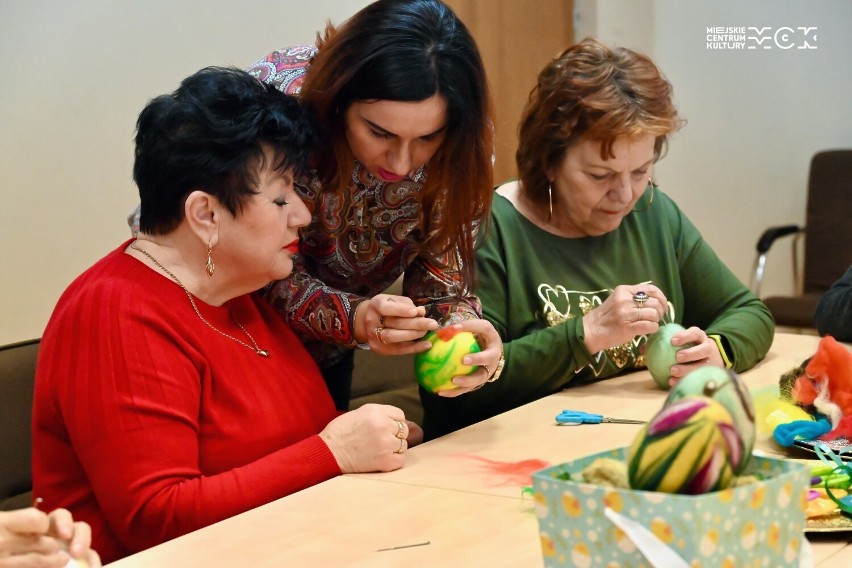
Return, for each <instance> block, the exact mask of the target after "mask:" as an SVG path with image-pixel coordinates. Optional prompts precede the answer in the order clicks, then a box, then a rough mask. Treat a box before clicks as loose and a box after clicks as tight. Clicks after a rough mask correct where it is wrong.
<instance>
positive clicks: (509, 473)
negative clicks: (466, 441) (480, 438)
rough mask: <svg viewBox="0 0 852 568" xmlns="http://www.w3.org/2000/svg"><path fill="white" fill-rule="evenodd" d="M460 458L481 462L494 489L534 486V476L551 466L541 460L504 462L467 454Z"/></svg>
mask: <svg viewBox="0 0 852 568" xmlns="http://www.w3.org/2000/svg"><path fill="white" fill-rule="evenodd" d="M458 457H460V458H465V459H469V460H474V461H476V462H479V467H480V469H481V470H482V471H483V472H485V473H487V474H489V476H490V478H491V483H489V485H491V486H492V487H498V486H520V487H524V486H527V485H532V474H533V473H534V472H536V471H538V470H540V469H544V468H546V467H547V466H549V465H550V463H549V462H546V461H544V460H539V459H528V460H521V461H517V462H504V461H497V460H490V459H488V458H483V457H480V456H471V455H465V454H459V456H458Z"/></svg>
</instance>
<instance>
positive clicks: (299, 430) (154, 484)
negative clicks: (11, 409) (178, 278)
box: [33, 241, 340, 562]
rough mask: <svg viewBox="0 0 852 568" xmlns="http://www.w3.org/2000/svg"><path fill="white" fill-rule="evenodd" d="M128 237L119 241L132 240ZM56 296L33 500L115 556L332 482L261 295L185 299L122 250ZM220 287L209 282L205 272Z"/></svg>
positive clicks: (305, 371) (38, 412) (294, 354)
mask: <svg viewBox="0 0 852 568" xmlns="http://www.w3.org/2000/svg"><path fill="white" fill-rule="evenodd" d="M128 243H129V241H128ZM128 243H124V244H123V245H121V247H120V248H118V249H117V250H115V251H113V252H112V253H110V254H109V255H107V256H106V257H105V258H104V259H102V260H101V261H99V262H98V263H97V264H95V265H94V266H93V267H92V268H90V269H89V270H87V271H86V272H84V273H83V274H82V275H81V276H80V277H79V278H77V279H76V280H75V281H74V282H73V283H72V284H71V286H69V288H68V289H67V290H66V291H65V293H64V294H63V295H62V297H61V298H60V300H59V303H58V304H57V306H56V309H55V310H54V312H53V316H52V317H51V319H50V322H49V323H48V325H47V329H46V330H45V333H44V337H43V340H42V344H41V349H40V353H39V362H38V370H37V373H36V389H35V403H34V415H33V448H34V449H33V486H34V494H35V496H37V497H42V498H43V499H44V503H43V508H44V509H46V510H52V509H54V508H55V507H65V508H67V509H69V510H70V511H71V512H72V513H73V514H74V517H75V518H76V519H79V520H83V521H87V522H88V523H90V524H91V525H92V530H93V537H92V544H93V547H94V548H95V549H96V550H97V551H98V552H99V553H100V555H101V557H102V558H103V560H104V561H105V562H110V561H113V560H116V559H118V558H121V557H123V556H126V555H127V554H130V553H132V552H136V551H139V550H142V549H145V548H148V547H150V546H153V545H155V544H159V543H161V542H164V541H166V540H169V539H171V538H174V537H176V536H179V535H182V534H185V533H188V532H190V531H193V530H196V529H198V528H201V527H204V526H206V525H209V524H212V523H215V522H217V521H220V520H222V519H225V518H227V517H230V516H233V515H236V514H238V513H241V512H244V511H247V510H249V509H251V508H253V507H257V506H259V505H262V504H264V503H268V502H270V501H273V500H275V499H278V498H280V497H284V496H285V495H288V494H290V493H294V492H296V491H299V490H301V489H304V488H306V487H309V486H311V485H315V484H317V483H319V482H321V481H324V480H326V479H329V478H331V477H334V476H335V475H338V474H340V469H339V467H338V465H337V462H336V461H335V459H334V456H333V455H332V453H331V451H330V450H329V449H328V446H326V445H325V443H324V442H323V441H322V440H321V439H320V438H319V436H318V435H317V434H318V433H319V432H320V431H321V430H322V429H323V428H324V427H325V425H326V424H327V423H328V422H329V421H330V420H331V419H332V418H334V417H335V416H336V412H335V410H334V405H333V403H332V401H331V398H330V396H329V394H328V391H327V389H326V387H325V384H324V382H323V380H322V377H321V375H320V374H319V371H318V370H317V367H316V364H315V363H314V362H313V360H312V359H311V357H310V356H309V355H308V353H307V352H306V351H305V349H304V348H303V347H302V345H301V343H299V341H298V339H296V337H295V336H294V335H293V333H292V332H291V331H290V329H289V328H288V327H287V326H286V325H285V324H284V322H283V320H282V319H281V317H280V316H279V315H277V314H276V313H275V312H274V311H273V310H272V308H271V307H269V306H268V305H267V304H265V303H264V301H263V300H261V299H259V298H256V297H255V296H242V297H239V298H235V299H234V300H231V301H230V302H228V303H227V304H226V305H224V306H221V307H218V308H217V307H213V306H209V305H207V304H205V303H204V302H201V301H199V300H196V304H197V305H198V308H199V310H201V313H202V314H203V315H204V317H205V318H206V319H207V320H208V321H209V322H210V323H212V324H213V325H214V326H215V327H217V328H218V329H220V330H222V331H223V332H225V333H228V334H230V335H232V336H234V337H237V338H239V339H241V340H244V341H246V343H249V344H250V343H251V342H250V341H249V340H248V338H247V337H246V336H245V334H244V333H243V332H242V331H241V330H240V328H239V327H238V326H237V325H236V324H235V323H234V321H233V319H232V318H231V316H230V314H229V313H228V305H230V307H231V309H232V310H233V313H234V316H236V318H237V320H239V321H240V323H242V324H243V326H245V328H246V329H247V330H248V331H249V333H251V334H252V336H253V337H254V338H255V340H256V341H257V343H258V345H259V346H260V347H261V348H262V349H267V350H269V352H270V356H269V358H263V357H260V356H259V355H257V354H256V353H254V352H253V351H252V350H250V349H248V348H247V347H245V346H244V345H240V344H239V343H237V342H235V341H233V340H231V339H228V338H226V337H223V336H222V335H220V334H219V333H217V332H216V331H214V330H212V329H210V328H209V327H207V326H206V325H204V323H203V322H202V321H201V320H200V319H199V317H198V316H197V315H196V314H195V312H194V311H193V310H192V307H191V305H190V303H189V300H188V298H187V297H186V294H185V293H184V291H183V290H182V289H181V288H179V287H178V286H177V284H175V283H174V282H173V281H171V280H170V279H168V278H167V277H165V276H164V275H160V274H157V273H156V272H154V271H153V270H151V269H150V268H148V267H147V266H145V265H143V264H142V263H141V262H139V261H137V260H136V259H134V258H132V257H130V256H128V255H126V254H124V253H123V250H124V249H125V247H126V246H127V244H128ZM214 278H215V276H214Z"/></svg>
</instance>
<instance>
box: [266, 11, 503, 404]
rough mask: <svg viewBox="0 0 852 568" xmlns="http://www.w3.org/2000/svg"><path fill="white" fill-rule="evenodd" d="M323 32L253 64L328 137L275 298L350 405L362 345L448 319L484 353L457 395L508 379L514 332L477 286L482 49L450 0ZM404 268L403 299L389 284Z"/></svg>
mask: <svg viewBox="0 0 852 568" xmlns="http://www.w3.org/2000/svg"><path fill="white" fill-rule="evenodd" d="M317 43H318V45H317V46H298V47H291V48H288V49H283V50H279V51H275V52H273V53H271V54H269V55H267V56H266V57H264V58H263V59H261V60H260V61H258V62H257V63H255V64H254V65H253V66H252V67H251V68H250V69H249V72H250V73H252V74H253V75H254V76H255V77H257V78H258V79H259V80H261V81H263V82H265V83H271V84H274V85H276V87H277V88H279V89H280V90H282V91H284V92H287V93H296V94H299V97H300V99H301V101H302V102H303V104H305V105H306V106H307V108H308V109H310V110H311V111H312V112H313V113H314V115H315V116H316V117H317V118H318V119H319V122H320V123H321V124H322V125H323V126H324V127H325V129H326V135H327V143H326V144H325V145H324V149H323V151H321V152H320V154H319V155H318V156H317V157H316V170H315V171H314V172H313V174H312V175H311V176H308V177H305V178H302V179H300V180H298V181H297V183H296V188H297V190H298V191H299V192H300V194H301V196H302V198H303V199H304V200H305V201H306V203H308V206H309V208H310V209H311V212H312V221H311V223H310V225H309V226H308V227H306V228H305V229H303V231H302V242H301V250H300V252H301V254H300V255H297V263H298V264H301V266H299V267H298V268H297V269H296V270H294V271H293V274H292V275H291V276H290V277H288V278H287V279H286V280H281V281H278V282H275V283H273V284H272V285H271V286H270V288H269V289H268V291H267V297H268V298H269V300H270V301H271V302H272V303H273V304H274V306H275V307H276V309H277V310H278V311H279V313H281V314H282V315H283V316H284V317H285V318H286V319H287V321H288V322H289V324H290V326H291V327H292V328H293V330H294V331H296V333H297V334H299V335H300V336H301V338H302V340H303V341H304V342H305V343H306V345H307V346H308V348H309V350H310V351H311V352H312V353H313V354H314V356H315V358H316V359H317V360H318V362H319V364H320V367H321V368H322V370H323V374H324V376H325V378H326V381H327V382H328V384H329V388H330V390H331V392H332V395H333V396H334V398H335V402H336V404H337V406H338V408H341V409H344V408H346V407H347V406H348V403H349V391H350V384H351V378H352V367H353V354H354V352H353V349H354V348H356V347H362V348H367V347H368V348H369V349H372V350H373V351H376V352H377V353H381V354H383V355H384V354H387V355H402V354H409V353H416V352H419V351H425V350H427V349H428V348H429V347H430V345H431V344H430V343H429V342H428V341H423V340H422V337H423V336H424V334H425V333H426V332H427V331H428V330H431V329H435V328H437V327H443V326H447V325H456V326H459V327H460V328H462V329H465V330H468V331H471V332H473V333H474V334H476V335H477V336H478V338H479V340H480V343H481V344H482V347H483V349H482V352H481V353H478V354H473V355H469V356H468V357H469V364H471V365H480V366H481V368H480V369H479V370H478V371H476V372H474V373H472V374H471V375H468V376H465V377H458V378H456V379H455V383H456V384H457V385H458V386H459V387H460V388H458V389H455V390H453V391H450V392H448V393H446V395H445V396H457V395H459V394H463V393H466V392H469V391H471V390H474V389H477V388H479V387H481V386H483V385H484V384H485V383H486V381H488V380H491V381H493V380H495V379H496V378H497V376H498V374H499V373H498V370H499V368H500V367H501V365H500V363H501V362H502V361H501V359H502V344H501V342H500V338H499V336H498V335H497V332H496V331H495V329H494V327H493V326H492V325H491V324H490V323H489V322H488V321H487V320H484V319H481V307H480V303H479V301H478V299H477V298H476V297H475V296H474V295H473V293H472V291H471V288H472V283H473V249H474V241H475V238H476V233H477V231H478V230H479V229H480V227H481V225H482V223H483V221H484V220H485V219H486V218H487V217H488V213H489V208H490V202H491V193H492V145H493V144H492V143H493V136H492V118H491V112H492V111H491V103H490V98H489V93H488V87H487V83H486V79H485V72H484V69H483V65H482V60H481V58H480V56H479V52H478V50H477V48H476V45H475V43H474V41H473V39H472V38H471V36H470V34H469V32H468V30H467V29H466V28H465V26H464V24H463V23H462V22H461V21H460V20H459V19H458V18H457V16H456V15H455V14H454V13H453V12H452V11H451V10H450V9H449V8H448V7H447V6H446V5H444V4H443V3H442V2H440V1H438V0H425V1H424V0H417V1H415V0H380V1H378V2H375V3H373V4H371V5H369V6H367V7H366V8H364V9H363V10H361V11H360V12H358V13H357V14H355V15H354V16H353V17H352V18H350V19H349V20H347V21H346V22H345V23H343V24H342V25H341V26H340V27H339V28H335V27H334V26H332V25H331V24H329V25H328V27H327V28H326V30H325V33H324V35H323V37H322V38H319V37H318V42H317ZM403 274H404V278H403V294H404V295H403V296H395V295H388V294H384V293H382V292H383V291H384V290H385V289H387V287H388V286H389V285H390V284H392V283H393V282H394V281H395V280H396V279H397V278H398V277H399V276H401V275H403Z"/></svg>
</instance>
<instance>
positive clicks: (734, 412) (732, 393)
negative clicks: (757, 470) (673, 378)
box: [666, 367, 755, 474]
mask: <svg viewBox="0 0 852 568" xmlns="http://www.w3.org/2000/svg"><path fill="white" fill-rule="evenodd" d="M689 396H706V397H709V398H712V399H713V400H715V401H717V402H719V403H721V404H722V406H724V407H725V409H726V410H727V411H728V413H729V414H730V415H731V418H732V419H733V421H734V428H736V431H737V435H738V438H739V444H740V446H741V447H742V453H743V459H742V461H740V463H739V467H738V468H736V469H734V473H736V474H740V473H742V471H743V470H744V469H745V467H746V466H747V465H748V462H749V460H750V459H751V452H752V450H753V449H754V440H755V410H754V402H753V401H752V399H751V393H750V392H749V390H748V387H746V385H745V383H744V382H743V380H742V379H741V378H740V376H739V375H737V374H736V373H735V372H733V371H731V370H728V369H722V368H720V367H700V368H698V369H696V370H694V371H692V372H691V373H689V374H688V375H686V376H685V377H684V378H682V379H681V380H680V381H678V383H677V384H676V385H675V386H674V388H672V390H671V392H670V393H669V396H668V398H666V404H671V403H672V402H674V401H676V400H680V399H682V398H686V397H689Z"/></svg>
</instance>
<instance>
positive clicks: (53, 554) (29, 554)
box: [0, 508, 101, 568]
mask: <svg viewBox="0 0 852 568" xmlns="http://www.w3.org/2000/svg"><path fill="white" fill-rule="evenodd" d="M91 540H92V531H91V529H90V528H89V525H87V524H86V523H84V522H79V521H78V522H74V520H73V519H72V518H71V513H69V512H68V511H66V510H65V509H56V510H55V511H53V512H52V513H50V514H49V515H48V514H46V513H44V512H43V511H39V510H38V509H34V508H29V509H19V510H16V511H8V512H0V568H4V567H6V566H9V567H12V566H14V567H20V568H27V567H30V566H32V567H36V566H39V567H41V566H46V567H53V566H55V567H56V568H64V567H65V566H68V565H69V561H68V559H69V556H70V557H71V558H73V559H75V560H77V561H78V564H77V566H81V567H82V566H87V567H88V568H99V567H100V565H101V560H100V557H99V556H98V554H97V552H95V551H94V550H92V549H91V548H90V545H91Z"/></svg>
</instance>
